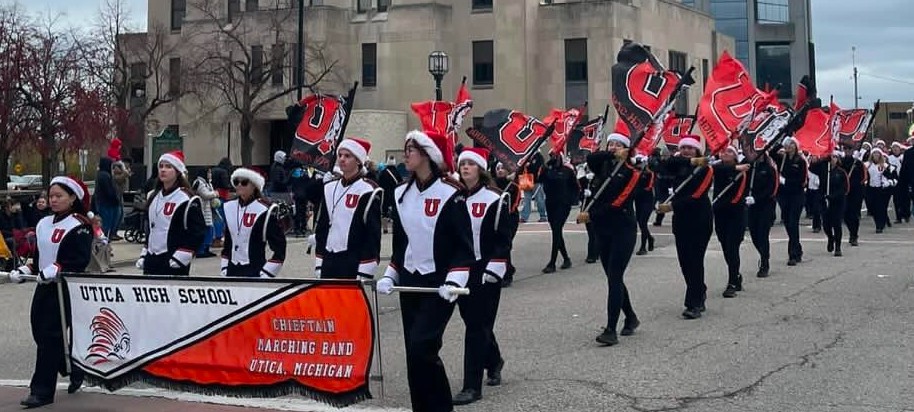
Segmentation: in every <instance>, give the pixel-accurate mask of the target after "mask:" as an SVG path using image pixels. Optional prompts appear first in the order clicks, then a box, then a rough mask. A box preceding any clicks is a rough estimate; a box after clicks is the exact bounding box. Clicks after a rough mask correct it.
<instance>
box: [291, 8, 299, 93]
mask: <svg viewBox="0 0 914 412" xmlns="http://www.w3.org/2000/svg"><path fill="white" fill-rule="evenodd" d="M296 1H297V0H296ZM299 53H301V47H299V45H298V43H295V44H292V51H291V53H289V57H290V58H291V59H292V61H291V62H289V67H291V68H292V76H291V77H292V84H294V85H296V86H301V84H302V81H301V76H302V73H301V69H300V68H299V65H298V55H299Z"/></svg>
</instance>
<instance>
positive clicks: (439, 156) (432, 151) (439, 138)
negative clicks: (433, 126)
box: [406, 130, 454, 171]
mask: <svg viewBox="0 0 914 412" xmlns="http://www.w3.org/2000/svg"><path fill="white" fill-rule="evenodd" d="M410 140H412V141H414V142H416V144H417V145H419V147H421V148H422V150H424V151H425V153H426V154H428V157H429V159H431V161H433V162H435V163H436V164H437V165H438V166H439V167H441V169H442V170H446V171H450V169H451V166H450V164H451V161H452V159H453V158H454V148H453V146H451V144H450V142H449V141H448V138H447V136H445V135H443V134H441V133H438V132H436V131H433V130H426V131H422V132H420V131H418V130H413V131H411V132H409V133H407V134H406V141H407V142H408V141H410Z"/></svg>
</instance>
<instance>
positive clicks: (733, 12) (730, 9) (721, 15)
mask: <svg viewBox="0 0 914 412" xmlns="http://www.w3.org/2000/svg"><path fill="white" fill-rule="evenodd" d="M747 10H748V9H747V8H746V2H745V1H743V2H741V3H721V2H716V3H711V15H712V16H714V18H715V19H747V18H748V17H749V15H748V14H747V13H746V11H747Z"/></svg>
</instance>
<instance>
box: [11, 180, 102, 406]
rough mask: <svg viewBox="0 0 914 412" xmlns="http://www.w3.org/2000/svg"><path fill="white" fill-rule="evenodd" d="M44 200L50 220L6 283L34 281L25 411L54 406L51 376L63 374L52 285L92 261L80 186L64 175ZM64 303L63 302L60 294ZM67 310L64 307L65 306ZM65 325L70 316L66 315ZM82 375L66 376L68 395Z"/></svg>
mask: <svg viewBox="0 0 914 412" xmlns="http://www.w3.org/2000/svg"><path fill="white" fill-rule="evenodd" d="M48 201H49V202H50V208H51V211H52V212H53V214H52V215H50V216H46V217H44V218H42V219H41V220H40V221H39V222H38V225H37V227H35V236H36V240H37V243H38V249H37V252H35V256H33V257H32V263H31V264H28V265H24V266H21V267H19V268H18V269H16V270H13V271H11V272H10V274H9V277H10V281H13V282H17V283H21V282H23V281H24V279H23V277H22V275H36V276H38V286H36V287H35V294H34V295H33V296H32V310H31V324H32V338H33V339H34V340H35V344H36V346H37V353H36V356H35V371H34V373H33V374H32V381H31V383H30V384H29V388H30V393H29V396H28V397H27V398H25V399H23V400H22V402H20V404H21V405H22V406H24V407H26V408H37V407H40V406H44V405H48V404H51V403H54V392H55V391H56V390H57V374H58V373H61V374H63V375H65V374H66V362H70V360H69V359H66V354H65V353H64V348H63V344H64V337H63V331H62V330H61V319H60V304H59V301H58V299H59V296H58V290H59V289H58V287H59V285H55V284H54V283H52V282H54V281H56V280H58V278H59V277H60V276H61V275H62V274H63V273H73V272H82V271H84V270H85V269H86V266H88V265H89V261H90V259H91V256H92V237H93V235H92V223H91V222H90V221H89V219H88V218H86V216H85V213H86V211H87V210H88V205H89V191H88V189H87V188H86V185H85V184H83V183H82V182H80V181H78V180H76V179H72V178H69V177H64V176H57V177H55V178H54V179H52V180H51V185H50V187H49V188H48ZM62 290H63V291H64V299H65V300H66V299H67V296H68V295H67V294H66V289H62ZM65 306H66V307H68V308H69V306H70V305H69V303H67V304H66V305H65ZM66 321H67V325H69V324H70V322H71V319H70V313H69V311H67V313H66ZM83 376H84V375H83V372H82V370H80V369H79V368H77V367H76V366H75V365H74V366H72V372H71V374H70V385H69V387H68V388H67V392H68V393H75V392H76V391H77V390H79V388H80V387H81V386H82V383H83Z"/></svg>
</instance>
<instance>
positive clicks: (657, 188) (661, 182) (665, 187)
mask: <svg viewBox="0 0 914 412" xmlns="http://www.w3.org/2000/svg"><path fill="white" fill-rule="evenodd" d="M669 197H670V183H669V181H667V180H666V179H657V181H656V182H654V201H656V202H657V203H663V202H666V200H667V199H668V198H669ZM664 216H666V215H665V214H664V213H657V215H656V216H654V223H655V224H656V225H658V226H659V225H660V224H661V223H663V217H664Z"/></svg>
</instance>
